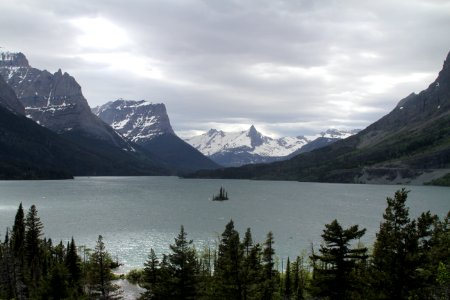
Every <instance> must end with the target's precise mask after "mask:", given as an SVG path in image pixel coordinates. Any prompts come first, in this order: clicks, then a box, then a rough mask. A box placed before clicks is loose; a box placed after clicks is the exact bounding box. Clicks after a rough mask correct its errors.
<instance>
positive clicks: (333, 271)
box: [312, 220, 368, 300]
mask: <svg viewBox="0 0 450 300" xmlns="http://www.w3.org/2000/svg"><path fill="white" fill-rule="evenodd" d="M365 231H366V229H362V230H359V228H358V225H354V226H351V227H349V228H348V229H343V228H342V227H341V225H340V224H339V223H338V221H337V220H334V221H333V222H331V223H330V224H326V225H325V229H324V231H323V234H322V238H323V240H324V242H325V244H324V245H321V247H320V250H319V252H320V253H321V254H320V255H313V257H312V259H313V260H314V261H316V262H317V261H318V262H319V263H318V264H317V263H316V264H315V265H316V268H315V269H314V275H315V279H314V282H313V284H314V286H315V287H316V290H315V292H314V293H315V294H317V295H318V296H326V297H330V298H331V299H336V300H340V299H348V298H349V295H350V293H354V292H355V286H356V284H355V283H354V282H353V280H354V279H353V278H352V272H353V271H354V270H355V268H356V267H357V263H358V262H359V261H361V260H365V259H367V257H368V256H367V254H366V253H367V249H366V248H356V249H352V248H350V246H351V242H352V241H353V240H357V239H360V238H361V237H362V236H363V235H364V233H365Z"/></svg>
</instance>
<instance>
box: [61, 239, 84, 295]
mask: <svg viewBox="0 0 450 300" xmlns="http://www.w3.org/2000/svg"><path fill="white" fill-rule="evenodd" d="M65 265H66V268H67V271H68V278H69V282H70V284H71V286H72V287H73V288H74V289H75V290H76V291H78V292H81V259H80V257H79V256H78V253H77V247H76V246H75V241H74V239H73V237H72V239H71V241H70V243H69V245H68V248H67V255H66V258H65Z"/></svg>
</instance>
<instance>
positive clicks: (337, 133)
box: [307, 128, 361, 141]
mask: <svg viewBox="0 0 450 300" xmlns="http://www.w3.org/2000/svg"><path fill="white" fill-rule="evenodd" d="M360 131H361V130H360V129H352V130H343V129H334V128H332V129H328V130H326V131H322V132H320V133H318V134H316V135H310V136H307V138H308V140H310V141H314V140H315V139H317V138H328V139H339V140H341V139H346V138H348V137H350V136H352V135H354V134H357V133H358V132H360Z"/></svg>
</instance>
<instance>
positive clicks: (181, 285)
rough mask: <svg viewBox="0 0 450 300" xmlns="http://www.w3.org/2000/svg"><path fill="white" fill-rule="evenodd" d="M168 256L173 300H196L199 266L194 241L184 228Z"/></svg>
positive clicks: (171, 246)
mask: <svg viewBox="0 0 450 300" xmlns="http://www.w3.org/2000/svg"><path fill="white" fill-rule="evenodd" d="M170 250H171V251H172V253H171V254H169V256H168V261H169V272H170V275H171V282H170V290H171V292H172V293H171V297H170V298H171V299H180V300H181V299H195V296H196V282H197V276H198V265H197V258H196V254H195V250H194V247H193V245H192V240H188V239H187V234H186V232H185V231H184V227H183V226H181V229H180V233H179V235H178V236H177V238H175V244H173V245H170Z"/></svg>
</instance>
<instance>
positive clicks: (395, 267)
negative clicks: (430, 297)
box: [373, 189, 418, 300]
mask: <svg viewBox="0 0 450 300" xmlns="http://www.w3.org/2000/svg"><path fill="white" fill-rule="evenodd" d="M407 197H408V192H407V191H406V190H405V189H402V190H399V191H397V192H395V195H394V198H390V197H388V198H387V199H386V200H387V204H388V206H387V208H386V210H385V213H384V214H383V219H384V222H383V223H381V225H380V230H379V232H378V233H377V238H376V241H375V244H374V252H373V265H374V268H375V271H376V274H375V278H376V279H377V280H376V281H377V282H376V286H377V290H378V292H379V294H380V298H382V299H399V300H400V299H407V297H408V290H410V289H412V288H413V281H414V280H413V277H414V271H415V269H416V267H417V265H416V262H415V259H416V254H417V250H418V239H417V235H416V229H415V228H416V223H415V221H411V220H410V218H409V210H408V208H407V207H406V205H405V203H406V199H407Z"/></svg>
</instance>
